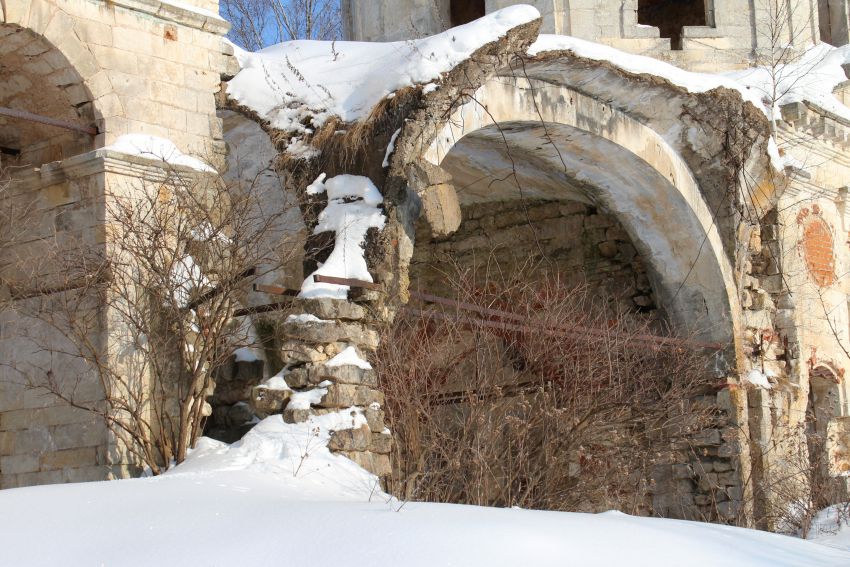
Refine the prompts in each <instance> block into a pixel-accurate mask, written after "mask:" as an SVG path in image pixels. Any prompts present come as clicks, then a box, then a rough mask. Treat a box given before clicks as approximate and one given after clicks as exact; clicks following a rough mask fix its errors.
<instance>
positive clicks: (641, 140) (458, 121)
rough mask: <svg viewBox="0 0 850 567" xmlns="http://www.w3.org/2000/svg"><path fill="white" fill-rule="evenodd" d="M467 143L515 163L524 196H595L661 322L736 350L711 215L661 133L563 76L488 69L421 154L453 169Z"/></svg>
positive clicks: (733, 309)
mask: <svg viewBox="0 0 850 567" xmlns="http://www.w3.org/2000/svg"><path fill="white" fill-rule="evenodd" d="M475 144H478V145H479V146H482V145H483V146H486V147H488V148H489V149H490V151H491V152H494V153H493V155H489V156H487V159H486V160H481V163H486V162H490V163H492V164H494V165H493V167H492V168H491V169H496V168H502V169H504V168H508V170H509V171H510V169H511V168H513V167H514V165H515V164H519V165H518V172H517V176H516V178H517V179H518V180H519V183H520V184H522V182H523V179H525V180H526V181H527V182H528V183H527V184H528V186H529V187H534V189H533V192H541V193H542V195H534V196H542V197H546V198H562V199H563V198H568V199H574V200H583V201H584V202H593V203H599V204H600V205H602V206H604V207H605V208H606V209H607V210H609V211H611V212H612V213H614V214H615V215H616V216H617V217H618V219H619V220H620V222H621V223H622V224H623V226H624V228H625V229H626V231H627V232H628V233H629V236H630V237H631V239H632V241H633V242H634V243H635V246H636V247H637V248H638V250H639V252H640V253H641V254H642V255H643V256H644V257H645V258H646V259H647V262H648V267H649V272H650V276H651V280H652V282H653V288H654V290H655V293H656V296H657V297H658V299H659V302H660V304H661V305H662V306H663V307H664V310H665V311H666V313H667V316H668V318H669V322H670V323H671V324H673V326H674V327H675V328H677V329H679V330H682V331H686V332H694V333H696V334H698V335H699V336H701V337H703V338H705V339H708V340H713V341H717V342H720V343H722V344H724V345H732V346H734V350H735V356H736V357H737V356H739V349H738V346H737V337H739V336H740V333H739V332H738V330H739V328H740V322H739V320H738V313H739V312H740V309H739V307H738V299H737V292H736V289H737V288H736V285H735V280H734V276H733V269H732V266H731V265H730V262H729V260H728V258H727V256H726V255H725V253H724V248H723V243H722V240H721V237H720V234H719V232H718V229H717V226H716V223H715V218H714V215H713V214H712V210H710V209H709V207H708V205H707V204H706V202H705V200H704V199H703V196H702V194H701V192H700V187H699V185H698V184H697V182H696V180H695V178H694V176H693V174H692V173H691V171H690V169H689V168H688V166H687V164H686V163H685V162H684V160H683V159H682V158H681V157H680V156H679V154H678V153H677V152H676V151H675V150H674V149H673V148H672V147H671V146H670V144H669V143H668V142H667V141H666V140H665V139H664V138H663V137H662V136H661V135H659V134H658V133H657V132H655V131H654V130H653V129H652V128H651V127H649V126H648V125H647V124H644V123H641V122H638V121H637V120H635V119H633V118H631V117H629V116H628V115H626V114H625V113H623V112H621V111H619V110H618V109H616V108H614V107H613V106H612V105H610V104H606V103H602V102H599V101H598V100H596V99H594V98H592V97H589V96H587V95H584V94H582V93H580V92H578V91H577V90H574V89H571V88H568V87H566V86H562V85H554V84H551V83H548V82H543V81H539V80H535V79H528V78H514V77H496V78H493V79H491V80H490V81H488V82H486V83H485V84H483V85H482V86H481V87H480V88H479V89H478V90H477V91H476V92H475V93H474V94H473V95H472V96H471V97H469V100H468V102H466V103H465V104H463V105H461V106H459V107H457V108H456V109H455V110H454V112H453V113H452V115H451V116H450V117H449V118H448V119H447V120H446V122H445V123H444V125H443V126H442V127H441V128H440V129H439V130H438V131H437V134H436V135H435V136H434V138H433V141H432V142H431V144H430V146H428V148H427V150H426V151H425V152H424V157H425V159H427V160H428V161H430V162H432V163H433V164H436V165H440V164H445V166H446V167H447V168H448V169H449V170H451V169H452V167H455V169H456V170H457V167H456V164H457V163H460V162H467V163H470V162H472V161H474V153H475V152H474V151H471V150H470V147H471V146H474V145H475ZM452 152H455V154H456V158H455V159H454V162H455V165H454V166H453V165H452V162H453V158H452V157H451V154H452ZM458 153H459V155H458ZM496 154H500V156H501V159H495V158H496V157H497V155H496ZM447 159H448V161H446V160H447ZM541 169H545V170H546V172H547V173H546V176H545V177H547V181H546V182H545V183H541V182H540V179H539V178H540V177H541V176H540V171H541ZM534 176H536V177H537V179H534ZM502 190H504V187H503V188H502ZM529 190H530V189H524V195H528V191H529ZM462 193H463V192H462V191H461V195H460V198H461V199H463V198H464V196H463V195H462ZM514 195H515V197H514V198H517V197H519V195H518V193H517V192H515V193H514ZM504 197H505V195H502V196H500V197H499V198H504Z"/></svg>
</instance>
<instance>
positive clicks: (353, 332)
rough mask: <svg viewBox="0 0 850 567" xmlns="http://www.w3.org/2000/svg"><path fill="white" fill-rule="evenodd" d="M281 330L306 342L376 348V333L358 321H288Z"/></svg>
mask: <svg viewBox="0 0 850 567" xmlns="http://www.w3.org/2000/svg"><path fill="white" fill-rule="evenodd" d="M283 332H284V333H285V334H286V335H287V336H288V337H291V338H294V339H299V340H301V341H305V342H308V343H317V344H326V343H337V342H348V343H354V344H356V345H358V346H363V347H365V348H368V349H376V348H378V340H379V339H378V333H376V332H375V331H374V330H372V329H369V328H368V327H365V326H364V325H361V324H359V323H349V322H338V321H331V322H318V323H317V322H306V323H304V322H300V321H288V322H286V323H284V324H283Z"/></svg>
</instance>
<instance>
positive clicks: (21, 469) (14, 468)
mask: <svg viewBox="0 0 850 567" xmlns="http://www.w3.org/2000/svg"><path fill="white" fill-rule="evenodd" d="M39 466H40V463H39V459H38V455H33V454H29V453H27V454H23V455H10V456H8V457H0V471H3V474H4V475H7V474H21V473H29V472H35V471H37V470H38V469H39Z"/></svg>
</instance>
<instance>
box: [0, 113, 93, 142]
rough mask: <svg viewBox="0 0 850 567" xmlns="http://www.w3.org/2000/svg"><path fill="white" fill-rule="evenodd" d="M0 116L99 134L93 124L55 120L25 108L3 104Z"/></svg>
mask: <svg viewBox="0 0 850 567" xmlns="http://www.w3.org/2000/svg"><path fill="white" fill-rule="evenodd" d="M0 116H8V117H10V118H18V119H20V120H28V121H30V122H37V123H39V124H46V125H47V126H54V127H56V128H64V129H65V130H74V131H75V132H82V133H84V134H89V135H91V136H97V135H98V134H99V132H98V130H97V128H95V127H93V126H82V125H80V124H74V123H73V122H66V121H65V120H57V119H56V118H50V117H48V116H42V115H40V114H33V113H32V112H26V111H25V110H15V109H14V108H6V107H5V106H0Z"/></svg>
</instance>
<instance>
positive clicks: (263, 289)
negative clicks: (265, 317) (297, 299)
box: [254, 283, 298, 295]
mask: <svg viewBox="0 0 850 567" xmlns="http://www.w3.org/2000/svg"><path fill="white" fill-rule="evenodd" d="M254 291H259V292H260V293H268V294H270V295H298V290H294V289H289V288H286V287H282V286H279V285H265V284H258V283H255V284H254Z"/></svg>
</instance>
